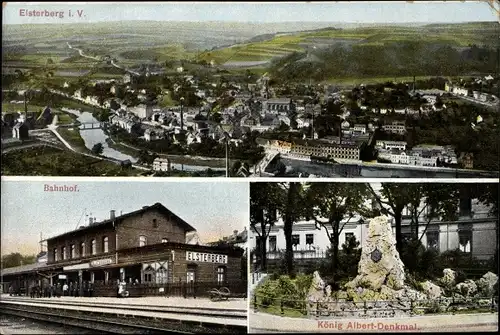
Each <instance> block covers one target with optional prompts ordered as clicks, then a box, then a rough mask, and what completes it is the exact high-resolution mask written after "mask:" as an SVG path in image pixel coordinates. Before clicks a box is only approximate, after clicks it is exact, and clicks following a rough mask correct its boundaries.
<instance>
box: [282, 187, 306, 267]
mask: <svg viewBox="0 0 500 335" xmlns="http://www.w3.org/2000/svg"><path fill="white" fill-rule="evenodd" d="M284 187H285V189H286V192H287V197H286V201H285V202H284V203H283V205H282V213H283V221H284V227H283V231H284V233H285V242H286V250H285V263H286V272H287V274H288V275H289V276H292V277H293V276H294V268H293V244H292V232H293V231H292V230H293V224H294V223H295V222H296V221H297V219H299V217H301V216H303V214H304V210H305V208H304V201H303V200H304V199H303V192H302V191H303V190H302V185H301V184H300V183H296V182H295V183H287V184H284Z"/></svg>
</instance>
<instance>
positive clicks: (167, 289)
mask: <svg viewBox="0 0 500 335" xmlns="http://www.w3.org/2000/svg"><path fill="white" fill-rule="evenodd" d="M222 287H227V288H228V289H229V291H230V293H231V294H230V296H231V297H241V298H246V296H247V281H244V280H242V281H233V282H221V283H219V282H191V283H186V282H180V283H141V284H133V283H132V284H127V285H126V290H127V291H128V292H129V296H130V297H144V296H165V297H169V296H180V297H185V298H188V297H189V298H191V297H192V298H197V297H200V298H201V297H203V298H204V297H209V296H210V293H209V292H210V291H211V290H213V289H221V288H222ZM93 295H94V296H108V297H111V296H117V295H118V285H117V284H116V283H107V284H104V283H98V282H96V283H95V285H94V290H93Z"/></svg>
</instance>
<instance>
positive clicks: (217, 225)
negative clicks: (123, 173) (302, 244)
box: [0, 178, 249, 334]
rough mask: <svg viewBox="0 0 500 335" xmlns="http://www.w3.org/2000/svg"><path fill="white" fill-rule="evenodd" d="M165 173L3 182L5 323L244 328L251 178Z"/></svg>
mask: <svg viewBox="0 0 500 335" xmlns="http://www.w3.org/2000/svg"><path fill="white" fill-rule="evenodd" d="M158 181H159V180H156V182H154V181H152V180H149V181H147V180H146V181H145V180H143V181H142V182H139V181H133V180H129V181H122V182H109V181H104V180H102V179H96V178H94V179H93V180H89V179H88V178H85V179H77V180H76V181H75V180H74V178H72V179H71V181H69V179H66V180H65V179H48V178H45V179H44V180H40V179H39V180H15V179H11V178H9V179H7V180H3V181H2V240H1V242H2V269H1V278H2V280H1V301H0V304H1V310H2V313H1V315H0V321H1V325H0V330H2V333H7V334H16V333H18V332H19V329H22V331H23V332H26V333H27V332H29V333H40V332H42V331H48V332H64V333H71V334H78V333H84V334H86V333H90V332H96V331H99V332H101V331H102V332H115V333H119V334H121V333H123V334H124V333H130V332H134V333H150V332H151V331H154V332H165V331H166V332H169V333H170V332H173V333H180V332H182V333H188V334H191V333H192V334H194V333H205V332H213V331H214V330H215V332H217V333H218V334H227V333H242V332H243V333H246V331H247V301H248V300H247V287H248V285H247V247H246V242H247V235H248V231H247V226H248V208H249V204H248V201H249V198H248V194H249V185H248V183H220V182H169V183H163V182H158ZM174 195H175V196H174ZM131 318H133V319H131ZM68 327H69V328H68Z"/></svg>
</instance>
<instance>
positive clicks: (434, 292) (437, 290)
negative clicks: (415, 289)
mask: <svg viewBox="0 0 500 335" xmlns="http://www.w3.org/2000/svg"><path fill="white" fill-rule="evenodd" d="M422 291H423V292H424V293H425V294H426V295H427V297H428V298H429V299H439V298H440V297H441V296H442V295H443V290H442V289H441V287H439V286H438V285H436V284H434V283H432V282H430V281H429V280H427V281H425V282H423V283H422Z"/></svg>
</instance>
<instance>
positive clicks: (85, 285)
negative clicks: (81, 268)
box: [83, 280, 89, 297]
mask: <svg viewBox="0 0 500 335" xmlns="http://www.w3.org/2000/svg"><path fill="white" fill-rule="evenodd" d="M83 296H84V297H88V296H89V282H88V281H86V280H84V281H83Z"/></svg>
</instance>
